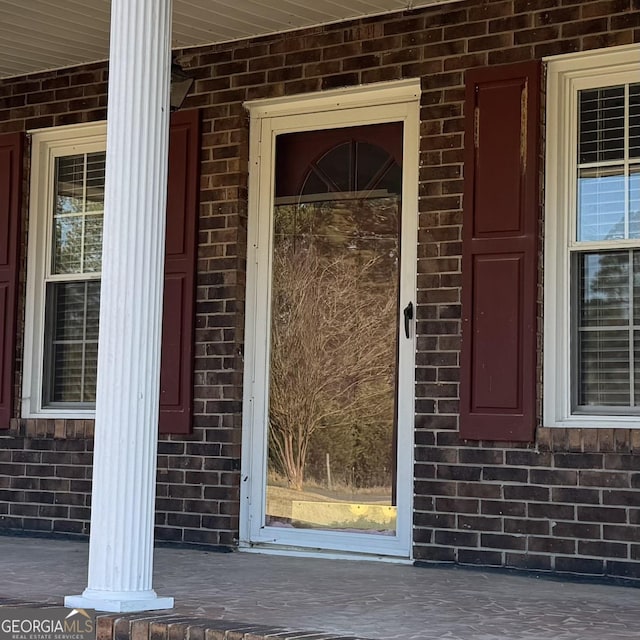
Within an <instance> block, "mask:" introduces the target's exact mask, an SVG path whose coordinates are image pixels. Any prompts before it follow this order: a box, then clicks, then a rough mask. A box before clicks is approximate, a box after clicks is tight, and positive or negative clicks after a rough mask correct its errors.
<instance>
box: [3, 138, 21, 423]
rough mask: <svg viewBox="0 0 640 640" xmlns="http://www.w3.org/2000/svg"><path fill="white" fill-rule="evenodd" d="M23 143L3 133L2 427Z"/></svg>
mask: <svg viewBox="0 0 640 640" xmlns="http://www.w3.org/2000/svg"><path fill="white" fill-rule="evenodd" d="M22 145H23V136H22V134H21V133H10V134H5V135H2V136H0V429H8V428H9V423H10V421H11V418H12V413H13V391H14V387H13V373H14V365H15V340H16V306H17V283H18V251H19V247H20V211H21V188H22Z"/></svg>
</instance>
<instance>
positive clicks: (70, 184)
mask: <svg viewBox="0 0 640 640" xmlns="http://www.w3.org/2000/svg"><path fill="white" fill-rule="evenodd" d="M83 192H84V156H83V155H80V156H67V157H65V158H56V202H55V212H56V215H60V214H69V213H78V212H81V211H82V210H83Z"/></svg>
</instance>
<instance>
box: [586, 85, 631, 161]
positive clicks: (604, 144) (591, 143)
mask: <svg viewBox="0 0 640 640" xmlns="http://www.w3.org/2000/svg"><path fill="white" fill-rule="evenodd" d="M624 91H625V88H624V86H621V87H607V88H603V89H590V90H588V91H580V93H579V118H578V120H579V135H578V141H579V142H578V146H579V151H578V158H579V162H580V163H586V162H602V161H606V160H618V159H622V158H624V130H625V127H624Z"/></svg>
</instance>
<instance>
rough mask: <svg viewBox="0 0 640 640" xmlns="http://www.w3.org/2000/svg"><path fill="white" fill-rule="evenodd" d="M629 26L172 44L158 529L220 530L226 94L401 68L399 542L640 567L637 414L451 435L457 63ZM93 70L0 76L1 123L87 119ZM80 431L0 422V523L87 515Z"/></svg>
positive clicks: (551, 9) (632, 22)
mask: <svg viewBox="0 0 640 640" xmlns="http://www.w3.org/2000/svg"><path fill="white" fill-rule="evenodd" d="M632 42H640V0H582V1H577V0H575V1H574V0H493V1H483V0H468V1H466V2H462V3H456V4H454V5H451V7H447V6H446V5H445V6H442V5H441V6H438V7H435V8H430V9H424V10H418V11H412V12H406V13H401V14H394V15H391V16H386V17H381V18H371V19H366V20H360V21H353V22H349V23H344V24H340V25H331V26H328V27H324V28H316V29H308V30H305V31H301V32H294V33H289V34H285V35H278V36H271V37H266V38H260V39H255V40H251V41H244V42H241V43H237V44H235V45H234V44H226V45H220V46H214V47H202V48H199V49H192V50H189V51H185V52H183V53H182V55H181V56H180V60H181V62H182V64H183V66H184V67H185V68H188V69H189V70H190V73H192V74H193V75H194V76H195V77H196V78H197V81H196V83H195V87H194V90H193V91H192V93H191V95H190V97H189V98H188V101H187V104H186V105H185V108H200V109H202V114H203V137H202V181H201V208H200V222H199V225H200V232H199V258H198V288H197V328H196V363H195V365H196V366H195V369H196V374H195V428H194V432H193V434H192V436H189V437H180V438H162V440H161V442H160V449H159V469H158V481H159V484H158V504H157V507H158V513H157V525H158V528H157V535H158V537H159V538H161V539H166V540H174V541H183V542H198V543H207V544H221V545H232V544H233V541H234V538H235V537H236V536H237V532H238V500H239V498H238V484H239V471H238V461H239V458H240V439H241V433H240V431H241V392H242V388H241V382H242V380H241V376H242V361H241V357H240V353H241V348H242V340H243V337H242V326H243V322H244V317H243V298H244V271H245V270H244V260H245V256H246V217H247V199H246V186H247V174H246V167H247V164H246V161H247V154H248V122H247V118H246V113H245V111H244V109H243V107H242V102H243V101H244V100H253V99H257V98H265V97H275V96H283V95H294V94H299V93H302V92H312V91H318V90H323V89H330V88H334V87H341V86H352V85H357V84H361V83H362V84H366V83H370V82H376V81H382V80H392V79H398V78H404V77H420V78H421V79H422V88H423V93H422V99H421V111H420V116H421V146H420V150H421V152H420V201H419V247H418V257H419V261H418V310H417V317H418V340H417V343H418V353H417V369H416V397H417V401H416V414H417V415H416V436H415V437H416V449H415V455H416V461H417V463H416V471H415V474H416V482H415V488H416V494H417V495H416V498H415V514H414V523H415V534H414V543H415V544H414V555H415V557H416V559H418V560H421V561H443V560H444V561H457V562H461V563H473V564H488V565H506V566H513V567H521V568H535V569H543V570H551V569H553V570H557V571H573V572H578V573H591V574H603V573H607V574H609V575H614V576H629V577H640V562H637V561H638V560H640V541H639V542H635V540H637V539H638V536H637V534H635V529H634V527H635V526H636V525H637V524H638V522H639V520H640V492H638V491H637V486H638V484H639V482H640V454H639V452H638V450H639V449H640V432H636V431H629V430H624V429H623V430H580V429H572V430H564V429H553V430H550V429H544V428H540V429H539V430H538V433H537V440H536V443H535V444H534V445H531V446H522V445H513V446H510V445H506V444H504V443H501V444H499V445H497V446H496V445H494V444H493V443H468V442H466V443H465V442H462V443H461V442H460V441H459V439H458V436H457V425H458V417H457V413H458V379H459V371H458V363H459V349H460V320H459V318H460V286H461V275H460V254H461V224H462V210H461V206H462V175H463V171H462V162H463V144H464V140H463V129H464V122H463V118H464V113H463V105H464V84H463V83H464V72H465V70H466V69H469V68H471V67H476V66H484V65H495V64H505V63H509V62H517V61H524V60H530V59H539V58H541V57H543V56H546V55H551V54H558V53H569V52H573V51H580V50H587V49H595V48H601V47H607V46H613V45H619V44H629V43H632ZM105 76H106V72H105V69H104V67H103V66H102V65H92V66H87V67H82V68H79V69H72V70H64V71H57V72H50V73H44V74H38V75H33V76H30V77H28V78H21V79H14V80H5V81H0V132H1V133H4V132H8V131H17V130H26V129H32V128H39V127H49V126H56V125H61V124H70V123H76V122H88V121H92V120H99V119H103V118H104V117H105V110H104V108H105V103H106V97H105V90H106V86H105V80H106V77H105ZM26 222H28V221H27V220H26V207H25V223H26ZM25 227H26V224H25ZM23 253H24V252H23ZM21 352H22V345H21V344H20V345H19V346H18V353H17V354H16V357H17V358H18V359H19V358H20V354H21ZM19 386H20V379H19V376H18V379H17V380H16V394H18V392H19ZM91 429H92V424H91V423H90V422H87V421H57V422H56V421H46V420H38V421H21V420H17V419H16V420H15V421H14V426H13V429H12V432H11V433H9V434H8V435H6V436H5V437H2V439H1V440H0V443H1V450H0V527H5V528H24V529H39V530H46V531H66V532H73V533H83V532H86V530H87V518H88V505H89V487H90V458H91V444H92V443H91V438H90V432H91Z"/></svg>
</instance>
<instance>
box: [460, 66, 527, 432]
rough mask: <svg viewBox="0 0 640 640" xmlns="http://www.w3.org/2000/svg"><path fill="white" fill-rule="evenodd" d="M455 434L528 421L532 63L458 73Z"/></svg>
mask: <svg viewBox="0 0 640 640" xmlns="http://www.w3.org/2000/svg"><path fill="white" fill-rule="evenodd" d="M465 109H466V130H465V192H464V220H463V258H462V272H463V286H462V353H461V383H460V436H461V437H462V438H466V439H472V440H500V441H531V440H532V439H533V433H534V430H535V420H536V330H537V322H536V315H537V314H536V305H537V264H538V256H537V247H538V243H537V235H538V233H537V229H538V216H539V190H538V172H539V138H538V136H539V133H538V132H539V116H540V113H539V112H540V65H539V63H537V62H530V63H524V64H517V65H508V66H504V67H493V68H491V69H488V68H487V69H479V70H472V71H469V72H468V73H467V86H466V103H465Z"/></svg>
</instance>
